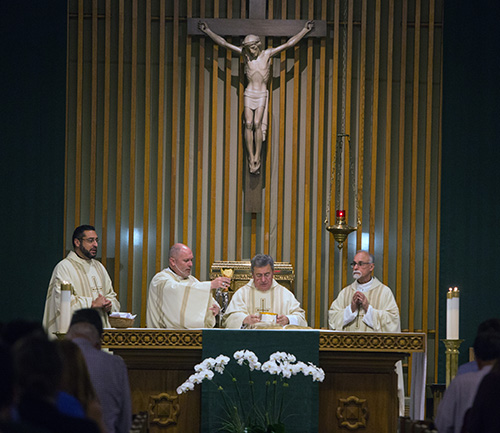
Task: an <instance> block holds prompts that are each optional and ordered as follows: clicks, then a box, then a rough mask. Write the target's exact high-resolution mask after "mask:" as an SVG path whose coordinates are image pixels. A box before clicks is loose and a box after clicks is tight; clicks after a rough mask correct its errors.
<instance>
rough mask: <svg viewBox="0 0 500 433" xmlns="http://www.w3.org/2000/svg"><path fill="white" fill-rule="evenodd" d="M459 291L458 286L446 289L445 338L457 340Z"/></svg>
mask: <svg viewBox="0 0 500 433" xmlns="http://www.w3.org/2000/svg"><path fill="white" fill-rule="evenodd" d="M459 303H460V291H459V290H458V287H455V288H452V287H450V288H449V289H448V293H447V294H446V338H447V339H448V340H458V328H459V317H460V310H459Z"/></svg>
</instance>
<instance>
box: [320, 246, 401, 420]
mask: <svg viewBox="0 0 500 433" xmlns="http://www.w3.org/2000/svg"><path fill="white" fill-rule="evenodd" d="M351 267H352V269H353V272H352V276H353V278H354V282H353V283H352V284H351V285H349V286H347V287H345V288H344V289H342V291H341V292H340V293H339V296H338V297H337V299H335V301H333V303H332V305H331V306H330V309H329V311H328V324H329V325H330V329H333V330H336V331H349V332H401V323H400V320H399V308H398V305H397V303H396V300H395V299H394V295H393V293H392V291H391V289H390V288H389V287H387V286H385V285H384V284H382V283H381V282H380V281H379V280H378V279H377V278H376V277H374V276H372V272H373V269H374V268H375V263H374V257H373V255H372V254H370V253H368V252H367V251H358V252H357V253H356V255H355V256H354V261H353V262H352V263H351ZM396 373H397V374H398V398H399V413H400V415H401V416H404V381H403V366H402V364H401V361H398V362H397V363H396Z"/></svg>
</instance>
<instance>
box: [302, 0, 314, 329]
mask: <svg viewBox="0 0 500 433" xmlns="http://www.w3.org/2000/svg"><path fill="white" fill-rule="evenodd" d="M313 12H314V3H312V2H310V3H309V10H308V17H307V18H308V19H312V18H313V17H314V15H313ZM312 42H313V41H312V39H311V38H308V39H307V66H308V68H307V77H306V101H307V104H306V112H305V118H306V128H305V130H306V131H305V138H304V147H305V158H304V227H303V233H304V235H303V236H304V238H303V241H304V253H303V260H304V263H303V269H304V272H303V276H302V290H303V300H302V304H303V306H304V310H306V311H308V310H309V296H310V292H309V276H310V272H309V269H310V267H311V263H310V261H311V255H310V245H311V238H310V236H311V232H312V230H311V154H312V138H311V135H312V125H311V119H312V112H313V110H312V103H313V92H312V89H313V43H312ZM312 308H314V304H313V306H312ZM309 320H310V319H309Z"/></svg>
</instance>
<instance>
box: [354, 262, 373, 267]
mask: <svg viewBox="0 0 500 433" xmlns="http://www.w3.org/2000/svg"><path fill="white" fill-rule="evenodd" d="M371 264H372V263H370V262H352V263H351V268H354V266H356V265H358V266H359V267H360V268H361V267H362V266H365V265H371Z"/></svg>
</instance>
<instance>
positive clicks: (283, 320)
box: [223, 254, 307, 328]
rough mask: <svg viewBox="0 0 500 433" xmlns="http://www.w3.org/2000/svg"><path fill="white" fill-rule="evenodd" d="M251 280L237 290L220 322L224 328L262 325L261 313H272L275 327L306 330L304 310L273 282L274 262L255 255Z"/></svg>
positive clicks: (285, 290) (269, 257)
mask: <svg viewBox="0 0 500 433" xmlns="http://www.w3.org/2000/svg"><path fill="white" fill-rule="evenodd" d="M250 266H251V270H252V277H253V278H252V279H251V280H250V281H249V282H248V283H247V284H245V285H244V286H243V287H240V288H239V289H238V290H237V291H236V292H235V294H234V295H233V297H232V298H231V302H230V303H229V306H228V307H227V310H226V313H225V314H224V318H223V326H224V327H226V328H242V327H243V328H244V327H247V326H251V325H255V324H256V323H258V322H260V321H261V317H262V315H263V314H264V313H269V312H270V313H274V314H277V316H276V323H277V324H278V325H282V326H285V325H297V326H307V321H306V317H305V312H304V310H303V309H302V308H301V307H300V303H299V301H297V299H296V298H295V296H294V295H293V293H292V292H291V291H290V290H288V289H287V288H286V287H283V286H282V285H280V284H278V283H277V282H276V280H275V279H274V260H273V258H272V257H271V256H268V255H265V254H257V255H256V256H255V257H254V258H253V259H252V261H251V264H250Z"/></svg>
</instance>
